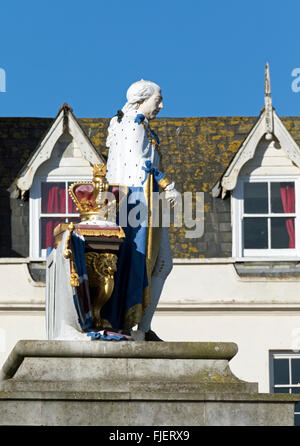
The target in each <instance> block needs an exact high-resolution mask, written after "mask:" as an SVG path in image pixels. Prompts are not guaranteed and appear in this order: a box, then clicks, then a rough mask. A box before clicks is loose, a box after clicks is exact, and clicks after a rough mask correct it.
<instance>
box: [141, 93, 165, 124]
mask: <svg viewBox="0 0 300 446" xmlns="http://www.w3.org/2000/svg"><path fill="white" fill-rule="evenodd" d="M162 109H163V102H162V96H161V90H160V89H159V90H156V91H155V92H154V93H153V95H152V96H150V98H148V99H145V101H144V102H142V103H141V105H140V106H139V108H138V111H139V113H143V115H145V116H146V118H147V119H149V120H150V119H154V118H155V116H156V115H157V113H159V111H160V110H162Z"/></svg>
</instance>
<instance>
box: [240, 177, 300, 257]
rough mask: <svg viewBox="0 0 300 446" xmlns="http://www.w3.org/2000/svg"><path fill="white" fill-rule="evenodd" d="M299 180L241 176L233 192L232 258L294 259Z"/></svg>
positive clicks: (297, 245)
mask: <svg viewBox="0 0 300 446" xmlns="http://www.w3.org/2000/svg"><path fill="white" fill-rule="evenodd" d="M299 181H300V178H297V177H294V178H291V177H286V178H282V177H281V178H280V177H274V176H268V177H267V176H266V177H250V178H249V177H248V178H247V177H241V178H239V181H238V185H237V187H236V188H235V190H234V191H233V195H232V198H233V214H234V228H235V238H234V239H235V246H234V251H235V256H236V257H237V258H253V257H259V258H261V257H267V258H268V257H273V258H284V257H288V258H291V257H295V258H296V257H298V256H299V254H300V253H299V242H298V226H299V224H298V221H299V215H298V216H297V211H298V209H299V205H297V201H298V200H299V193H300V191H299Z"/></svg>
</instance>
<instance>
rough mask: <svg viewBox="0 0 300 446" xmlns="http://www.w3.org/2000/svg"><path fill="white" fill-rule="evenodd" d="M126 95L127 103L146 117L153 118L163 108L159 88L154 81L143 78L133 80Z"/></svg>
mask: <svg viewBox="0 0 300 446" xmlns="http://www.w3.org/2000/svg"><path fill="white" fill-rule="evenodd" d="M126 96H127V101H128V102H127V103H128V104H130V106H131V107H133V108H135V109H136V110H138V111H139V113H142V114H143V115H145V116H146V118H147V119H154V118H155V116H156V115H157V114H158V113H159V111H160V110H162V109H163V103H162V95H161V89H160V87H159V86H158V85H157V84H155V83H154V82H151V81H145V80H144V79H141V80H140V81H138V82H134V84H132V85H130V87H129V88H128V90H127V95H126Z"/></svg>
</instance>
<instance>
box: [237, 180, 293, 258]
mask: <svg viewBox="0 0 300 446" xmlns="http://www.w3.org/2000/svg"><path fill="white" fill-rule="evenodd" d="M291 181H293V182H294V183H295V240H296V244H295V249H247V250H245V249H244V247H243V227H242V217H243V205H244V203H243V190H244V184H245V183H249V182H250V183H258V182H291ZM269 199H270V197H269ZM299 212H300V177H299V176H294V175H265V176H250V177H249V176H241V177H239V179H238V182H237V185H236V187H235V189H234V191H233V193H232V195H231V221H232V257H234V258H235V259H236V260H241V261H245V260H256V261H257V260H299V258H300V243H299V236H300V231H299V222H300V216H299ZM259 215H261V214H259ZM268 215H269V216H270V214H268ZM288 215H290V214H288ZM251 216H255V214H251ZM283 216H286V214H274V217H283Z"/></svg>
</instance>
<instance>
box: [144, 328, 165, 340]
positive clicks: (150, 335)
mask: <svg viewBox="0 0 300 446" xmlns="http://www.w3.org/2000/svg"><path fill="white" fill-rule="evenodd" d="M145 341H151V342H153V341H154V342H164V341H163V340H162V339H160V338H159V337H158V336H157V334H156V333H154V331H152V330H149V331H147V333H145Z"/></svg>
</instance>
